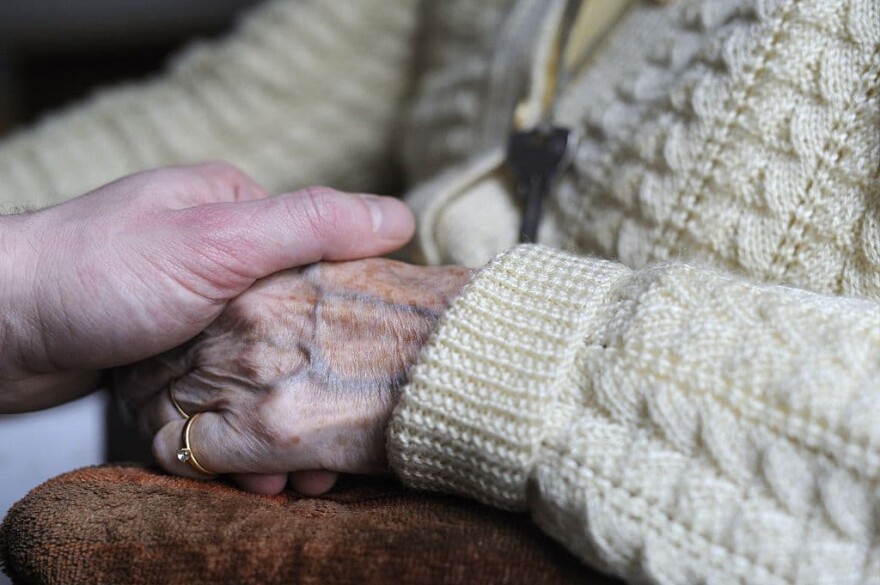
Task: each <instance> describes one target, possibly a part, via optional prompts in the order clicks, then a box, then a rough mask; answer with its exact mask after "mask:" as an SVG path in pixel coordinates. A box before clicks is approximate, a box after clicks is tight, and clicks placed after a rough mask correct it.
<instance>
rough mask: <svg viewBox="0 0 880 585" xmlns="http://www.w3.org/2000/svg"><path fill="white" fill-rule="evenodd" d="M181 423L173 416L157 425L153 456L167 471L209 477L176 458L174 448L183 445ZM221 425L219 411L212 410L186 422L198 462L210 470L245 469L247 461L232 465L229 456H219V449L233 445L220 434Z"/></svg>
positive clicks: (192, 448) (175, 449) (224, 425)
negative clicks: (168, 420)
mask: <svg viewBox="0 0 880 585" xmlns="http://www.w3.org/2000/svg"><path fill="white" fill-rule="evenodd" d="M185 423H186V421H183V420H175V421H172V422H169V423H168V424H166V425H165V426H163V427H162V428H161V429H159V432H158V433H156V436H155V437H154V438H153V457H154V458H155V459H156V463H158V464H159V466H160V467H162V469H164V470H165V471H167V472H168V473H172V474H174V475H180V476H183V477H191V478H193V479H213V475H211V476H208V475H205V474H203V473H201V472H199V471H198V470H197V469H195V468H194V467H193V466H192V465H190V464H189V463H186V462H184V461H181V460H180V459H178V457H177V453H178V451H179V450H180V449H181V448H183V447H184V446H185V441H184V439H183V429H184V424H185ZM225 427H226V424H225V422H224V421H223V417H222V416H221V415H220V414H217V413H214V412H205V413H202V414H200V415H199V416H198V418H196V419H195V420H194V421H193V422H192V424H191V426H190V440H189V448H190V449H191V450H192V452H193V453H194V454H195V456H196V460H197V461H198V462H199V464H200V465H201V466H202V467H203V468H205V469H206V470H208V471H210V472H212V473H213V474H216V475H219V474H221V473H228V472H231V471H247V470H248V469H247V468H248V467H251V466H249V465H247V464H246V463H247V462H241V463H239V464H238V465H235V464H232V461H230V460H231V459H232V457H230V456H227V457H222V458H221V457H220V456H219V454H220V453H228V454H229V453H231V452H232V451H230V449H233V448H234V446H233V444H232V441H230V439H229V437H228V436H226V437H225V436H224V433H223V429H225ZM236 451H238V450H237V449H236Z"/></svg>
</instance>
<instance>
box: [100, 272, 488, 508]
mask: <svg viewBox="0 0 880 585" xmlns="http://www.w3.org/2000/svg"><path fill="white" fill-rule="evenodd" d="M470 275H471V271H469V270H466V269H463V268H459V267H420V266H413V265H409V264H404V263H400V262H395V261H391V260H384V259H371V260H362V261H356V262H346V263H322V264H315V265H312V266H310V267H307V268H303V269H297V270H290V271H287V272H283V273H279V274H277V275H274V276H271V277H269V278H266V279H264V280H261V281H259V282H258V283H257V284H256V285H254V286H253V287H252V288H251V289H249V290H248V291H247V292H245V293H244V294H242V295H241V296H240V297H238V298H237V299H235V300H234V301H232V302H231V303H229V305H228V306H227V307H226V309H225V310H224V311H223V312H222V313H221V314H220V316H219V317H218V318H217V319H216V320H215V321H214V322H213V324H212V325H211V326H209V327H208V328H207V329H206V330H205V331H204V333H202V334H201V335H199V336H198V337H197V338H196V339H194V340H193V341H192V342H191V343H189V344H187V345H185V346H182V347H180V348H178V349H176V350H174V351H172V352H169V353H166V354H164V355H161V356H159V357H157V358H154V359H151V360H149V361H146V362H142V363H140V364H137V365H135V366H133V367H130V368H128V369H125V370H121V371H119V372H118V373H117V375H116V379H115V383H114V386H115V388H116V390H117V391H118V392H119V394H120V395H121V396H122V397H123V399H124V400H125V401H126V402H127V403H128V405H129V406H130V407H131V409H132V411H133V412H134V413H135V416H136V419H137V421H138V422H139V424H140V426H141V428H142V429H143V430H144V431H145V432H147V433H155V439H154V442H153V450H154V453H155V455H156V458H157V460H158V461H159V463H160V464H161V465H162V466H163V467H164V468H165V469H166V470H168V471H170V472H172V473H176V474H180V475H186V476H190V477H204V475H203V474H201V473H199V472H198V471H196V470H195V469H193V468H192V467H191V466H190V465H187V464H186V463H184V462H181V461H179V460H178V458H177V453H178V450H179V448H180V447H181V439H182V437H181V436H182V431H183V427H184V418H183V417H182V416H181V414H180V413H179V412H178V410H177V409H176V408H175V406H174V404H173V403H172V400H171V394H170V393H169V391H168V389H169V387H170V385H172V384H173V395H174V398H175V399H176V401H177V402H178V405H179V406H180V408H181V409H182V410H183V411H184V412H185V413H187V414H189V415H192V414H195V413H202V414H200V415H199V416H198V419H197V420H194V421H193V422H192V426H191V429H190V431H191V446H192V449H193V451H194V452H195V453H196V454H197V457H198V461H199V462H200V464H201V465H203V466H204V468H205V469H206V470H210V471H211V472H213V473H235V472H257V473H276V474H280V475H276V476H275V478H276V480H275V481H271V482H270V483H271V487H267V485H266V484H265V482H264V483H263V484H262V487H258V488H255V489H254V491H264V492H266V491H268V492H275V491H279V490H280V489H281V488H282V487H283V485H284V479H285V475H284V474H286V473H287V472H310V471H312V470H326V471H331V472H347V473H370V472H378V471H381V470H383V469H384V468H385V440H384V430H385V426H386V423H387V420H388V418H389V417H390V414H391V411H392V409H393V407H394V404H395V400H396V396H397V393H398V391H399V388H400V386H401V384H403V383H404V382H405V380H406V375H407V370H408V368H409V366H410V365H411V364H412V363H413V362H414V360H415V359H416V357H417V355H418V352H419V350H420V349H421V347H422V345H423V344H424V343H425V342H426V340H427V338H428V336H429V335H430V334H431V332H432V331H433V329H434V327H435V324H436V323H437V320H438V318H439V317H440V315H441V313H442V312H443V311H444V309H445V308H446V306H447V305H448V303H449V302H450V301H451V299H452V298H454V297H455V296H456V295H457V294H458V292H459V291H460V289H461V288H462V286H463V285H464V284H465V282H466V281H467V280H468V279H469V278H470ZM294 477H296V475H294ZM313 477H314V476H313ZM326 477H327V476H326V475H325V478H326ZM300 478H301V479H304V478H303V477H302V476H300ZM264 479H265V478H264ZM240 483H241V482H240ZM318 483H321V480H318ZM330 483H332V476H330ZM248 485H249V484H248V483H247V482H244V487H248ZM250 485H251V487H253V484H250ZM305 491H309V490H308V489H306V490H305ZM313 491H323V490H322V489H317V490H313Z"/></svg>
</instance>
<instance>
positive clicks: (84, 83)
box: [0, 0, 258, 136]
mask: <svg viewBox="0 0 880 585" xmlns="http://www.w3.org/2000/svg"><path fill="white" fill-rule="evenodd" d="M257 3H258V0H0V136H3V135H5V134H7V133H8V132H9V131H10V130H12V129H13V128H16V127H20V126H22V125H24V124H27V123H29V122H31V121H33V120H35V119H36V118H38V117H39V116H40V114H41V113H43V112H46V111H47V110H52V109H55V108H58V107H59V106H63V105H64V104H67V103H70V102H72V101H76V100H77V99H79V98H81V97H83V96H85V95H88V94H89V93H90V92H91V91H93V90H94V88H96V87H99V86H106V85H108V84H112V83H114V82H117V81H120V80H126V79H132V78H139V77H144V76H145V75H149V74H150V73H152V72H155V71H157V70H160V69H161V67H162V65H163V63H165V62H166V60H167V59H168V57H169V55H171V54H173V53H174V52H175V51H176V50H178V49H179V48H180V47H182V46H183V45H185V44H186V43H187V41H189V40H193V39H196V38H210V37H214V36H217V35H219V34H222V33H223V32H224V31H226V30H228V29H229V27H230V26H231V24H232V22H234V20H235V19H236V18H237V17H238V16H239V15H240V14H241V13H242V12H243V11H244V10H246V9H247V8H248V7H249V6H252V5H254V4H257Z"/></svg>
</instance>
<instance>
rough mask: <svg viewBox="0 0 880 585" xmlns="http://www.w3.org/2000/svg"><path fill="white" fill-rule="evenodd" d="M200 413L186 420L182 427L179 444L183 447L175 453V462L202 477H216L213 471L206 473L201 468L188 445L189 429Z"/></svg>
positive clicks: (205, 470)
mask: <svg viewBox="0 0 880 585" xmlns="http://www.w3.org/2000/svg"><path fill="white" fill-rule="evenodd" d="M200 414H202V413H201V412H197V413H195V414H194V415H192V416H191V417H189V418H188V419H186V424H184V425H183V433H182V434H181V442H182V443H183V446H182V447H181V448H180V449H178V451H177V460H178V461H180V462H181V463H188V464H189V466H190V467H192V468H193V469H195V470H196V471H198V472H199V473H201V474H202V475H217V474H216V473H214V472H213V471H208V470H207V469H205V468H204V467H202V465H201V463H199V460H198V459H196V454H195V452H194V451H193V449H192V445H190V443H189V429H190V427H192V426H193V423H195V422H196V419H197V418H199V415H200Z"/></svg>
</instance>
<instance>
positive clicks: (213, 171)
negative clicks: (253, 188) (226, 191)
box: [193, 160, 246, 180]
mask: <svg viewBox="0 0 880 585" xmlns="http://www.w3.org/2000/svg"><path fill="white" fill-rule="evenodd" d="M193 169H194V170H195V171H197V172H199V173H201V174H204V175H208V176H211V177H217V178H223V179H234V180H241V179H245V178H246V175H245V174H244V172H242V171H241V169H239V168H238V167H237V166H235V165H234V164H232V163H230V162H227V161H225V160H209V161H205V162H203V163H199V164H198V165H196V166H195V167H193Z"/></svg>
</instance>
